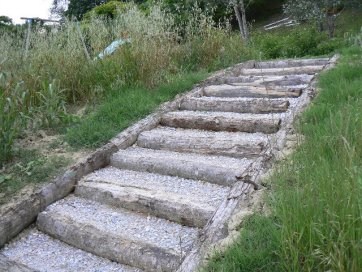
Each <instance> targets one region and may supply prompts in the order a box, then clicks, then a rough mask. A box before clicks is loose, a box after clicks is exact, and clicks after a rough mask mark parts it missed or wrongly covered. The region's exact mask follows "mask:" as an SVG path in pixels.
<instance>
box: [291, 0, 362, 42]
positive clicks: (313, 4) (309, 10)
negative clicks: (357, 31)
mask: <svg viewBox="0 0 362 272" xmlns="http://www.w3.org/2000/svg"><path fill="white" fill-rule="evenodd" d="M358 6H359V7H361V6H362V4H361V3H358V2H356V1H355V0H322V1H314V0H289V1H288V2H287V3H286V4H285V5H284V13H285V14H286V15H289V16H292V17H294V18H296V19H298V20H300V21H314V22H317V23H318V24H319V27H320V30H324V28H326V29H327V30H328V34H329V38H333V37H334V32H335V28H336V23H335V21H336V19H337V17H338V14H339V12H340V11H341V10H342V9H343V7H358Z"/></svg>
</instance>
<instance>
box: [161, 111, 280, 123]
mask: <svg viewBox="0 0 362 272" xmlns="http://www.w3.org/2000/svg"><path fill="white" fill-rule="evenodd" d="M164 115H168V116H173V117H175V118H177V117H180V118H182V117H189V116H192V117H195V118H203V117H212V118H218V117H222V118H230V119H239V120H240V121H242V120H263V119H264V120H265V119H269V120H279V119H280V118H282V117H284V115H285V113H271V114H260V113H237V112H213V111H188V110H185V111H171V112H168V113H166V114H164Z"/></svg>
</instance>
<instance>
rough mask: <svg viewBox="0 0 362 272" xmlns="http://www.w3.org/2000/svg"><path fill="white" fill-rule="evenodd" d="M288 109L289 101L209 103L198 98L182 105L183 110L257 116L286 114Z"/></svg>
mask: <svg viewBox="0 0 362 272" xmlns="http://www.w3.org/2000/svg"><path fill="white" fill-rule="evenodd" d="M288 107H289V102H288V101H278V100H276V101H275V100H269V101H268V100H252V101H208V100H202V99H197V98H194V99H188V100H186V101H183V102H182V103H181V105H180V109H181V110H191V111H214V112H236V113H257V114H258V113H278V112H286V111H287V110H288Z"/></svg>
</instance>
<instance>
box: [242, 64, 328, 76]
mask: <svg viewBox="0 0 362 272" xmlns="http://www.w3.org/2000/svg"><path fill="white" fill-rule="evenodd" d="M322 69H323V66H304V67H293V68H270V69H243V70H241V71H240V75H244V76H251V75H253V76H269V75H273V76H277V75H293V74H308V75H313V74H315V73H319V72H320V71H321V70H322Z"/></svg>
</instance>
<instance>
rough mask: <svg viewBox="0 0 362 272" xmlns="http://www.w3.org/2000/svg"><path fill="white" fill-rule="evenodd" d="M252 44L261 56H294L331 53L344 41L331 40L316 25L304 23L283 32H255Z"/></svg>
mask: <svg viewBox="0 0 362 272" xmlns="http://www.w3.org/2000/svg"><path fill="white" fill-rule="evenodd" d="M252 44H253V46H254V48H255V50H258V51H259V52H261V58H294V57H303V56H318V55H328V54H331V53H333V52H334V51H335V50H336V49H337V48H339V47H340V46H341V45H342V44H343V41H342V40H340V39H335V40H331V41H329V40H328V37H327V35H326V34H325V33H320V32H318V31H317V30H316V28H315V27H312V26H308V25H302V26H300V27H297V28H295V29H291V30H284V31H283V32H275V31H274V32H267V33H265V32H259V33H255V34H254V35H253V37H252Z"/></svg>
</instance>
